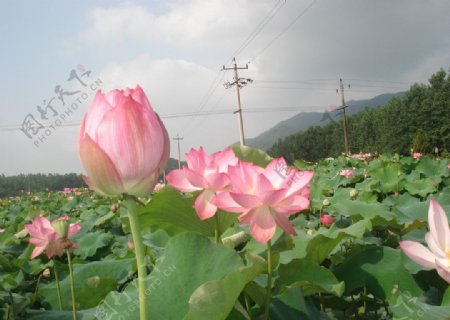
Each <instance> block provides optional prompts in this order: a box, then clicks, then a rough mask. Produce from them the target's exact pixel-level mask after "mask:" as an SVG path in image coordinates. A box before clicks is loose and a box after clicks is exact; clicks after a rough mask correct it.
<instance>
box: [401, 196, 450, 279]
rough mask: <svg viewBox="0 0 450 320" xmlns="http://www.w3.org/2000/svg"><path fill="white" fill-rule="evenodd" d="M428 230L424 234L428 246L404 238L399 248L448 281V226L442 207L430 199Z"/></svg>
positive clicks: (449, 273) (449, 269) (449, 238)
mask: <svg viewBox="0 0 450 320" xmlns="http://www.w3.org/2000/svg"><path fill="white" fill-rule="evenodd" d="M428 225H429V228H430V231H429V232H428V233H427V234H426V235H425V241H426V243H427V244H428V248H427V247H425V246H424V245H422V244H421V243H419V242H416V241H410V240H404V241H401V242H400V248H401V249H402V250H403V252H404V253H405V254H406V255H407V256H408V257H409V258H410V259H411V260H413V261H414V262H416V263H418V264H420V265H422V266H424V267H427V268H431V269H436V271H437V273H438V274H439V275H440V276H441V278H442V279H444V280H445V281H447V282H448V283H450V228H449V226H448V219H447V215H446V214H445V212H444V209H443V208H442V207H441V206H440V205H439V203H438V202H437V201H436V200H431V202H430V207H429V209H428Z"/></svg>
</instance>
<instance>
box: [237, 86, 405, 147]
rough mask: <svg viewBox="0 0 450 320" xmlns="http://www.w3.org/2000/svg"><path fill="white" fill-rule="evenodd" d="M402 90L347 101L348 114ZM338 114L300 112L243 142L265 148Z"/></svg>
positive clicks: (383, 101)
mask: <svg viewBox="0 0 450 320" xmlns="http://www.w3.org/2000/svg"><path fill="white" fill-rule="evenodd" d="M403 95H404V92H398V93H385V94H381V95H378V96H376V97H374V98H372V99H367V100H350V101H348V102H347V105H348V108H347V110H346V112H347V114H348V115H350V116H351V115H353V114H356V113H358V112H360V111H362V110H364V108H366V107H368V108H376V107H379V106H382V105H384V104H386V103H387V102H389V100H391V99H392V98H393V97H402V96H403ZM339 116H340V114H337V113H336V112H300V113H299V114H297V115H295V116H293V117H292V118H289V119H287V120H284V121H281V122H280V123H278V124H277V125H275V126H274V127H272V128H270V129H269V130H267V131H264V132H263V133H261V134H260V135H258V136H256V137H255V138H250V139H246V140H245V144H246V145H248V146H251V147H256V148H259V149H263V150H267V149H269V148H270V147H271V146H272V145H273V144H274V143H275V142H277V141H278V139H280V138H284V137H287V136H289V135H291V134H293V133H296V132H298V131H303V130H306V129H308V128H309V127H312V126H317V125H324V124H327V123H329V122H331V121H339V119H340V117H339Z"/></svg>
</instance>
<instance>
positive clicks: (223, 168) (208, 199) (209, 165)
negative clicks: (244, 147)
mask: <svg viewBox="0 0 450 320" xmlns="http://www.w3.org/2000/svg"><path fill="white" fill-rule="evenodd" d="M238 161H239V160H238V158H236V156H235V155H234V152H233V150H232V149H231V148H227V149H225V150H224V151H219V152H216V153H213V154H211V155H210V154H208V153H206V152H205V150H203V148H201V147H200V149H199V150H195V149H191V150H190V151H189V152H188V153H186V162H187V167H186V166H185V167H184V168H182V169H177V170H172V171H171V172H170V173H169V174H168V175H167V181H168V182H169V184H170V185H171V186H172V187H174V188H175V189H177V190H180V191H183V192H193V191H199V190H203V191H202V192H201V193H200V194H199V195H198V197H197V199H196V200H195V203H194V208H195V211H196V212H197V214H198V216H199V217H200V219H202V220H205V219H208V218H211V217H212V216H214V214H215V213H216V211H217V206H216V205H215V204H214V203H213V200H214V197H215V196H216V194H217V192H220V191H224V190H227V188H229V187H230V179H229V178H228V176H227V174H226V173H227V171H228V166H232V165H236V164H237V163H238Z"/></svg>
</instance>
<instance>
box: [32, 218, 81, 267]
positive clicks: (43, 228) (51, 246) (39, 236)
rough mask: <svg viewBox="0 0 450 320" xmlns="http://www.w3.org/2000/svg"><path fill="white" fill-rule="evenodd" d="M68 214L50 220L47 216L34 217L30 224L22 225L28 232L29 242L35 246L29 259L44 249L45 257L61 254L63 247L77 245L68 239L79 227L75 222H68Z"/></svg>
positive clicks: (73, 247) (74, 247) (74, 246)
mask: <svg viewBox="0 0 450 320" xmlns="http://www.w3.org/2000/svg"><path fill="white" fill-rule="evenodd" d="M68 218H69V217H68V216H67V215H64V216H62V217H60V218H58V219H56V220H53V221H52V222H50V221H49V220H48V219H47V218H44V217H36V218H34V219H33V221H32V222H31V224H26V225H24V228H25V230H26V231H27V232H28V233H29V234H30V243H31V244H32V245H34V246H35V248H34V250H33V252H32V254H31V259H34V258H36V257H37V256H39V255H40V254H41V253H42V252H44V251H45V253H46V255H47V257H48V258H49V259H50V258H51V257H53V256H55V255H57V256H62V255H63V254H64V249H67V248H72V249H76V248H77V246H76V245H75V244H74V243H73V242H72V241H70V240H69V238H71V237H72V236H73V235H75V234H76V233H78V232H79V231H80V229H81V227H80V225H78V224H76V223H71V224H69V223H68V222H67V220H68Z"/></svg>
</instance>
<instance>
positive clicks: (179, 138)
mask: <svg viewBox="0 0 450 320" xmlns="http://www.w3.org/2000/svg"><path fill="white" fill-rule="evenodd" d="M173 140H177V144H178V169H181V152H180V140H183V138H181V137H180V135H179V134H177V137H176V138H173Z"/></svg>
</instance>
